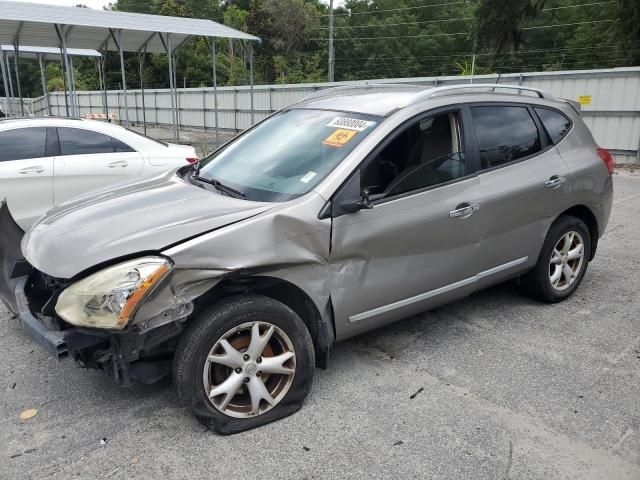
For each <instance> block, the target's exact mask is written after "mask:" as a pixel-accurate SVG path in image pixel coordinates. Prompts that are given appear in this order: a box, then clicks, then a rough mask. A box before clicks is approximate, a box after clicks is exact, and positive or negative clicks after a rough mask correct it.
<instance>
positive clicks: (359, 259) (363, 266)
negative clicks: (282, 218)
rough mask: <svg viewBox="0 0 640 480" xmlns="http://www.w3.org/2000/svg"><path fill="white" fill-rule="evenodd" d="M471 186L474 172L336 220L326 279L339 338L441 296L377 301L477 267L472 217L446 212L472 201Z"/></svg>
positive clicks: (433, 286) (465, 288) (426, 288)
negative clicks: (470, 175) (395, 305)
mask: <svg viewBox="0 0 640 480" xmlns="http://www.w3.org/2000/svg"><path fill="white" fill-rule="evenodd" d="M477 192H478V178H477V177H472V178H468V179H466V180H462V181H460V182H456V183H454V184H452V185H447V186H443V187H441V188H434V189H432V190H428V191H425V192H422V193H419V194H416V195H410V196H408V197H404V198H399V199H396V200H392V201H389V202H385V203H381V204H379V205H375V206H374V207H373V208H371V209H367V210H361V211H359V212H357V213H354V214H350V215H344V216H341V217H338V218H336V219H335V220H334V233H333V245H332V249H331V251H332V254H331V280H330V283H331V298H332V300H333V303H334V309H335V315H336V319H337V321H336V334H337V337H338V338H346V337H349V336H352V335H355V334H358V333H361V332H364V331H366V330H369V329H371V328H373V327H375V326H379V325H383V324H385V323H388V322H390V321H393V320H397V319H399V318H403V317H406V316H409V315H411V314H413V313H416V312H419V311H422V310H426V309H427V308H429V307H431V306H433V305H434V304H435V303H437V302H440V301H442V298H441V295H439V294H436V295H433V296H427V297H425V298H421V299H416V300H415V301H411V302H407V303H406V304H404V305H402V306H398V307H397V308H391V309H384V308H381V307H384V306H385V305H391V304H394V303H396V302H400V301H403V300H406V299H408V298H413V297H416V296H417V295H420V294H423V293H425V292H432V291H436V290H438V289H440V288H442V287H446V286H448V285H452V284H455V283H457V282H460V281H462V280H465V279H468V278H470V277H473V276H474V275H475V274H476V273H477V271H478V268H477V267H478V260H479V257H478V249H479V243H480V237H479V235H478V233H479V231H480V224H479V222H478V217H477V216H476V215H472V216H471V217H469V218H451V217H450V216H449V212H450V211H451V210H454V209H455V208H456V206H458V205H459V204H461V203H464V202H469V203H470V202H473V201H475V200H476V198H475V196H476V195H477ZM469 288H470V284H468V283H467V284H464V285H459V286H457V287H456V288H453V289H451V290H450V291H447V292H442V294H444V293H446V294H447V297H448V298H451V297H452V296H453V295H455V294H458V295H464V294H466V293H468V292H469V291H470V290H469Z"/></svg>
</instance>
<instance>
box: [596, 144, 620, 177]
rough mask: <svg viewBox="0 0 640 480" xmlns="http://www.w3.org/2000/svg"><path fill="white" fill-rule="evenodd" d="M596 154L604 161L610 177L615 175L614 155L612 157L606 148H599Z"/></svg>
mask: <svg viewBox="0 0 640 480" xmlns="http://www.w3.org/2000/svg"><path fill="white" fill-rule="evenodd" d="M596 153H597V154H598V156H599V157H600V158H601V159H602V161H603V162H604V164H605V165H606V166H607V170H608V171H609V175H612V174H613V169H614V168H615V166H616V162H615V160H614V159H613V155H611V153H609V150H607V149H606V148H598V149H597V150H596Z"/></svg>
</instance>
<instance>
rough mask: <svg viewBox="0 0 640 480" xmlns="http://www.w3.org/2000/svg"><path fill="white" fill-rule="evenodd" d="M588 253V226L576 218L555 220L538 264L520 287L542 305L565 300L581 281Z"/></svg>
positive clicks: (589, 251) (589, 240)
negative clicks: (540, 301)
mask: <svg viewBox="0 0 640 480" xmlns="http://www.w3.org/2000/svg"><path fill="white" fill-rule="evenodd" d="M590 253H591V236H590V234H589V229H588V228H587V225H586V224H585V223H584V222H583V221H582V220H580V219H579V218H577V217H572V216H568V215H567V216H562V217H560V218H558V220H556V222H555V223H554V224H553V225H552V226H551V228H550V229H549V233H548V234H547V238H546V239H545V242H544V245H543V246H542V251H541V253H540V257H539V258H538V263H537V264H536V266H535V267H534V268H533V270H531V271H530V272H529V273H527V274H526V275H524V276H523V277H522V279H521V285H522V288H523V289H524V290H525V292H526V293H528V294H530V295H531V296H533V297H535V298H537V299H539V300H542V301H545V302H560V301H562V300H564V299H565V298H568V297H569V296H571V294H573V292H575V291H576V289H577V288H578V286H579V285H580V283H581V282H582V279H583V278H584V274H585V273H586V271H587V265H588V263H589V256H590Z"/></svg>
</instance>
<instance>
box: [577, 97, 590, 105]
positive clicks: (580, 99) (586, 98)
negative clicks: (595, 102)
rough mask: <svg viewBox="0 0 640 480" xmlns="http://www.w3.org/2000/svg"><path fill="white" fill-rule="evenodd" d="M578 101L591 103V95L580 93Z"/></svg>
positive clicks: (583, 103) (586, 103) (582, 103)
mask: <svg viewBox="0 0 640 480" xmlns="http://www.w3.org/2000/svg"><path fill="white" fill-rule="evenodd" d="M578 103H579V104H580V105H591V95H579V96H578Z"/></svg>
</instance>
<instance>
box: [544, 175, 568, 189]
mask: <svg viewBox="0 0 640 480" xmlns="http://www.w3.org/2000/svg"><path fill="white" fill-rule="evenodd" d="M566 181H567V177H560V176H558V175H554V176H553V177H551V178H550V179H549V180H547V181H546V182H544V186H545V187H547V188H558V187H559V186H560V185H562V184H563V183H564V182H566Z"/></svg>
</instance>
